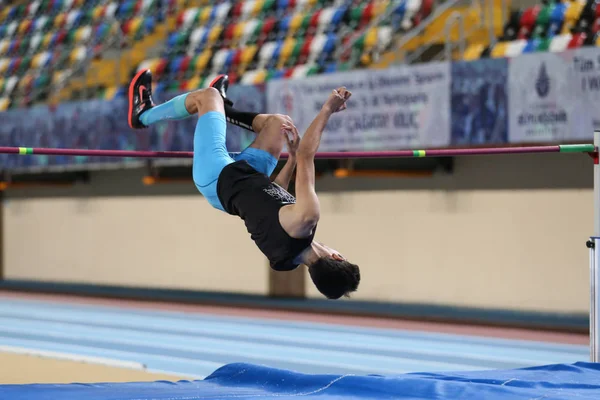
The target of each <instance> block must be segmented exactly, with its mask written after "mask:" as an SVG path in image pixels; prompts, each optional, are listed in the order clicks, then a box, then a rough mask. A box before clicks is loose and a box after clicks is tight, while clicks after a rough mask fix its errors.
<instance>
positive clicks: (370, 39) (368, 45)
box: [364, 27, 379, 51]
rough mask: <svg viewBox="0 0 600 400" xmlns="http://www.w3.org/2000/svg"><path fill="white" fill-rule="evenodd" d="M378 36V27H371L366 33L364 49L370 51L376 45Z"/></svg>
mask: <svg viewBox="0 0 600 400" xmlns="http://www.w3.org/2000/svg"><path fill="white" fill-rule="evenodd" d="M378 38H379V37H378V35H377V28H375V27H373V28H370V29H369V30H368V31H367V33H366V35H365V44H364V49H365V50H367V51H368V50H371V49H372V48H373V47H375V45H376V44H377V39H378Z"/></svg>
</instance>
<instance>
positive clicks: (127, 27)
mask: <svg viewBox="0 0 600 400" xmlns="http://www.w3.org/2000/svg"><path fill="white" fill-rule="evenodd" d="M131 21H132V20H130V19H128V20H127V21H125V22H124V23H123V25H121V29H122V30H123V34H124V35H125V36H127V35H129V31H131Z"/></svg>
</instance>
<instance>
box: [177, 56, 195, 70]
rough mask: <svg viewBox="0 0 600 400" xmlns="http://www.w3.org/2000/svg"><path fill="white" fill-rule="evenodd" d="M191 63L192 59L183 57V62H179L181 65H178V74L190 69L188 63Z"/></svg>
mask: <svg viewBox="0 0 600 400" xmlns="http://www.w3.org/2000/svg"><path fill="white" fill-rule="evenodd" d="M191 61H192V57H190V56H185V57H183V60H181V64H180V65H179V72H185V71H187V69H188V68H189V67H190V62H191Z"/></svg>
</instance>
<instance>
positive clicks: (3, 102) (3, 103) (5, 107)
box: [0, 97, 10, 111]
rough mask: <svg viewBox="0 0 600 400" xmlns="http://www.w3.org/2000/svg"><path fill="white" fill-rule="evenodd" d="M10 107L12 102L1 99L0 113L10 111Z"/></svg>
mask: <svg viewBox="0 0 600 400" xmlns="http://www.w3.org/2000/svg"><path fill="white" fill-rule="evenodd" d="M9 105H10V100H8V99H7V98H5V97H3V98H0V111H6V110H8V106H9Z"/></svg>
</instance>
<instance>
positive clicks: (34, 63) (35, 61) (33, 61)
mask: <svg viewBox="0 0 600 400" xmlns="http://www.w3.org/2000/svg"><path fill="white" fill-rule="evenodd" d="M43 54H44V53H37V54H36V55H35V56H33V58H32V59H31V66H32V67H33V68H39V67H40V60H41V59H42V55H43Z"/></svg>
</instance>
